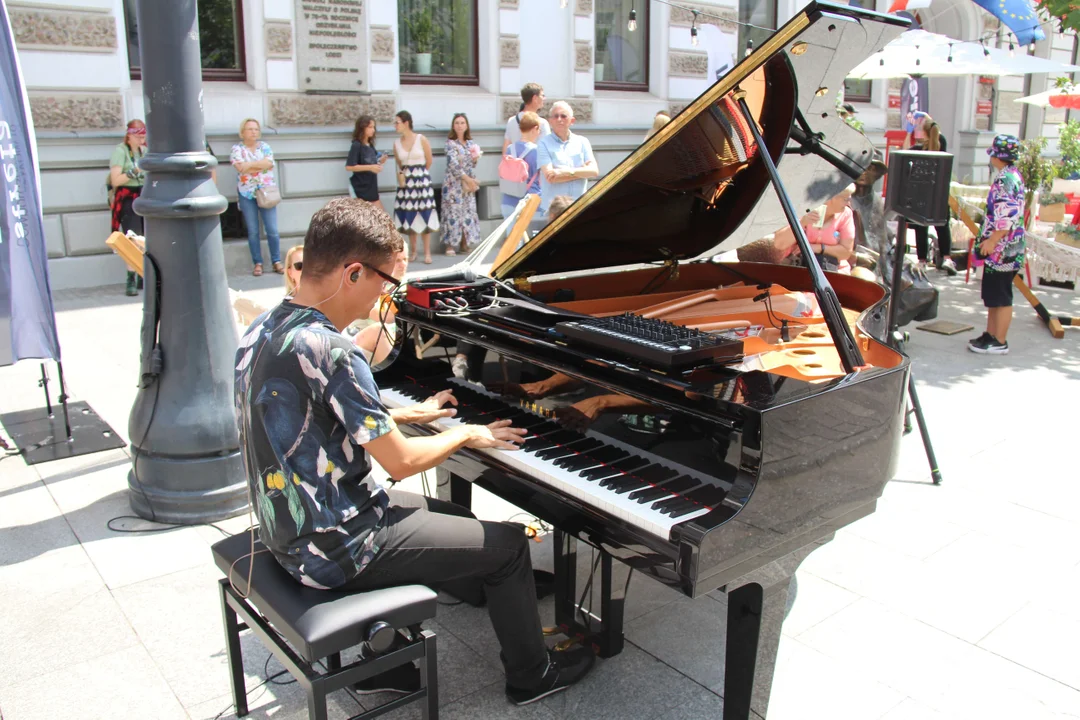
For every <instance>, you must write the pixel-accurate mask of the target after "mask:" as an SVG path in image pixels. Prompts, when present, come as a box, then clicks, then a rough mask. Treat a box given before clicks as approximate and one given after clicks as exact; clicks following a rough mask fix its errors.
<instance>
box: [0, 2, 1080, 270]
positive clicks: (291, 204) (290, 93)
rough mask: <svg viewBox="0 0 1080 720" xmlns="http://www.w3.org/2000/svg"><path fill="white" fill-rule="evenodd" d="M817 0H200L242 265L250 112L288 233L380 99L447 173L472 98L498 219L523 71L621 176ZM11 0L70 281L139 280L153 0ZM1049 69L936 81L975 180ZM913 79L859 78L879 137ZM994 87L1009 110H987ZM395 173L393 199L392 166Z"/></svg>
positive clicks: (961, 21) (341, 187) (935, 106)
mask: <svg viewBox="0 0 1080 720" xmlns="http://www.w3.org/2000/svg"><path fill="white" fill-rule="evenodd" d="M865 1H866V2H867V3H870V2H872V0H865ZM802 4H803V3H802V2H801V1H800V0H728V1H727V2H696V1H695V2H681V1H679V2H673V3H672V4H668V3H664V2H657V1H656V0H199V19H200V38H201V41H202V54H203V85H204V95H203V108H204V118H205V126H206V132H207V138H208V140H209V142H210V144H211V147H212V149H213V151H214V153H215V154H216V155H217V157H218V158H219V160H221V161H222V164H221V166H220V167H219V168H218V176H217V178H218V187H219V189H220V190H221V192H222V194H224V195H225V196H226V197H227V198H229V200H230V201H231V203H233V204H231V205H230V209H229V211H228V212H227V213H226V214H225V215H224V216H223V217H222V226H223V234H224V235H225V238H226V243H225V248H226V259H227V262H228V263H229V265H230V266H232V267H233V268H235V269H241V268H244V267H246V266H247V265H248V264H249V260H248V257H247V250H246V243H245V242H243V240H242V237H243V235H244V232H243V229H242V223H241V222H240V220H239V215H238V213H237V212H236V208H235V200H236V176H235V173H234V172H233V170H232V168H231V167H229V166H228V163H227V158H228V153H229V149H230V147H231V146H232V144H233V143H234V142H236V141H237V130H238V128H239V126H240V124H241V122H242V121H243V120H244V119H245V118H256V119H258V120H260V121H261V122H262V124H263V130H264V139H265V140H266V141H267V142H269V143H270V144H271V145H272V147H273V149H274V152H275V156H276V157H277V160H278V179H279V182H280V184H281V188H282V194H283V196H284V200H283V202H282V204H281V205H280V206H279V211H278V212H279V225H280V230H281V232H282V236H283V245H285V246H287V245H289V244H291V243H292V242H293V241H298V240H299V239H300V238H301V237H302V235H303V233H304V230H305V229H306V227H307V223H308V220H309V219H310V217H311V214H312V213H313V212H314V211H315V210H316V209H317V208H319V207H320V206H322V204H324V203H325V202H326V201H327V200H328V199H329V198H331V197H334V196H337V195H342V194H347V193H348V192H349V184H348V178H347V173H346V172H345V170H344V160H345V157H346V155H347V152H348V148H349V141H350V134H351V131H352V126H353V122H354V121H355V119H356V117H357V116H358V115H359V114H361V113H368V114H371V115H374V116H375V117H376V118H377V121H378V128H379V135H378V139H377V147H379V148H380V149H382V150H389V149H390V146H391V144H392V140H393V137H392V133H391V131H390V122H391V120H392V118H393V115H394V113H395V112H397V111H398V110H408V111H410V112H411V113H412V116H413V118H414V120H415V127H416V130H417V131H418V132H421V133H424V134H425V135H426V136H427V137H428V139H429V140H430V141H431V144H432V148H433V150H434V153H435V156H436V157H435V164H434V168H433V177H434V180H435V182H436V184H438V183H439V182H440V181H441V178H442V173H443V170H444V167H445V161H444V160H443V157H442V155H443V152H442V148H443V145H444V142H445V136H446V133H447V129H448V127H449V125H450V122H451V118H452V116H453V115H454V113H458V112H464V113H466V114H467V115H468V118H469V121H470V124H471V126H472V131H473V136H474V138H475V139H477V140H478V141H479V143H480V144H481V146H482V148H483V149H484V150H485V152H486V154H485V156H484V157H483V159H482V160H481V167H480V179H481V182H482V184H483V187H482V189H481V192H480V194H479V197H478V207H479V212H480V216H481V220H482V222H483V224H484V227H485V228H491V227H494V225H495V224H496V222H497V218H498V214H499V202H498V191H497V179H496V167H497V164H498V156H499V150H500V149H501V147H502V136H503V130H504V128H505V124H506V120H507V118H508V117H509V116H511V115H512V114H513V113H514V112H516V111H517V109H518V105H519V103H520V96H519V94H518V93H519V90H520V88H521V86H522V85H523V84H524V83H526V82H537V83H540V84H541V85H543V87H544V89H545V93H546V97H547V101H548V104H549V105H550V103H551V102H554V101H555V100H566V101H568V102H569V103H570V104H571V106H572V107H573V108H574V111H575V116H576V118H577V124H576V126H575V130H576V131H578V132H580V133H582V134H584V135H586V136H587V137H588V138H589V139H590V141H591V142H592V144H593V147H594V149H595V151H596V154H597V159H598V162H599V164H600V168H601V172H606V171H608V170H610V169H611V168H612V167H614V166H615V165H616V164H617V163H618V162H619V161H620V160H622V159H623V158H624V157H625V156H626V155H627V154H628V153H629V152H630V151H631V150H633V149H634V148H635V147H636V146H637V145H638V144H639V143H640V142H641V140H642V138H643V137H644V133H645V131H646V129H647V128H648V127H649V126H650V125H651V124H652V120H653V117H654V115H655V113H656V112H657V111H659V110H666V111H669V112H677V111H678V110H679V109H681V108H682V107H683V106H684V105H685V104H686V103H687V102H688V101H690V100H692V99H693V98H694V97H696V96H697V95H698V94H699V93H701V92H702V91H703V90H704V89H705V88H706V87H708V85H709V84H710V83H711V82H712V81H713V80H715V77H716V76H717V75H718V74H722V73H723V72H725V71H726V69H727V68H729V67H730V66H731V65H733V64H734V63H735V62H737V61H738V59H739V58H741V57H742V56H743V53H744V52H745V49H746V48H747V46H748V44H754V45H759V44H760V42H761V40H763V39H764V38H765V37H766V36H767V35H768V34H769V30H770V29H771V28H775V27H777V26H778V25H779V24H782V23H783V22H784V21H785V20H787V19H788V18H789V17H791V16H792V15H793V14H794V13H795V12H797V11H798V9H799V8H801V7H802ZM7 5H8V8H9V13H10V15H11V20H12V24H13V28H14V31H15V36H16V43H17V46H18V48H19V53H20V60H21V63H22V69H23V75H24V79H25V82H26V85H27V90H28V93H29V96H30V103H31V108H32V110H33V115H34V122H35V126H36V129H37V135H38V145H39V159H40V165H41V181H42V193H43V198H42V199H43V205H44V210H45V223H46V237H47V241H48V248H49V257H50V270H51V274H52V280H53V286H54V287H56V288H65V287H78V286H91V285H102V284H112V283H117V282H120V281H121V279H122V278H123V268H122V264H121V263H120V261H119V259H118V258H116V257H115V256H114V255H112V253H111V252H110V251H109V250H108V248H107V247H106V246H105V244H104V240H105V238H106V237H107V236H108V234H109V210H108V208H107V201H106V188H105V177H106V173H107V164H108V157H109V154H110V152H111V150H112V148H113V147H114V146H115V145H116V144H117V143H118V142H120V140H121V138H122V136H123V132H124V126H125V124H126V123H127V122H128V121H129V120H130V119H133V118H142V117H143V108H144V103H143V87H142V81H141V76H140V72H139V60H138V36H137V19H136V16H135V7H134V5H135V3H134V0H66V2H65V3H64V4H63V5H60V4H57V3H55V2H52V1H51V0H44V1H40V2H39V1H38V0H9V2H7ZM887 6H888V0H881V1H880V2H878V3H877V9H878V10H881V11H884V10H886V9H887ZM695 11H696V14H695ZM631 12H633V13H634V20H635V24H636V28H635V29H634V30H630V29H629V25H630V22H629V20H630V14H631ZM918 12H919V13H920V16H919V18H918V20H919V21H920V22H921V23H922V26H923V27H924V28H925V29H927V30H931V31H935V32H943V33H946V34H949V35H951V36H953V37H975V36H977V35H979V34H981V33H983V32H985V30H986V29H987V28H990V27H992V26H993V22H996V21H994V20H993V18H991V17H990V16H989V15H987V14H986V13H984V12H983V11H982V10H980V9H979V8H977V7H976V6H975V5H974V4H973V3H971V2H970V0H934V3H933V5H932V6H931V7H930V8H927V9H924V10H920V11H918ZM1074 40H1075V39H1074V38H1073V37H1072V36H1068V37H1064V36H1056V35H1055V36H1053V37H1052V38H1051V40H1048V41H1047V42H1045V43H1040V44H1039V47H1038V48H1036V52H1037V53H1039V54H1042V55H1043V56H1048V57H1055V58H1056V59H1065V60H1071V59H1073V58H1075V52H1076V51H1075V42H1074ZM1014 80H1015V81H1016V82H1014ZM1045 83H1046V79H1045V78H1042V79H1036V78H1034V77H1033V78H1028V79H1025V78H1015V79H1008V80H1006V81H1001V82H999V83H998V84H996V85H993V86H991V89H989V90H988V89H987V87H986V86H985V84H982V83H979V82H977V79H976V78H960V79H956V80H952V79H950V80H938V79H933V80H931V81H930V93H931V99H930V103H931V104H930V110H931V112H932V113H933V114H934V116H935V117H936V118H937V119H938V120H939V121H940V122H941V124H942V126H943V127H944V128H945V129H946V131H947V133H948V135H949V141H950V149H955V150H956V152H957V154H958V161H957V168H958V169H957V175H958V177H964V175H965V173H967V172H968V171H970V172H971V174H972V175H973V179H976V180H977V179H981V176H980V175H979V173H980V172H981V171H982V169H983V168H984V166H985V155H981V153H982V148H985V146H986V145H987V144H988V142H989V139H990V138H991V137H992V136H993V131H994V130H999V129H1006V130H1009V131H1013V132H1022V133H1026V134H1027V135H1038V134H1045V135H1048V136H1056V132H1055V131H1056V122H1059V119H1058V118H1057V117H1056V116H1050V115H1049V114H1047V115H1044V114H1043V113H1042V112H1041V111H1038V110H1035V109H1030V110H1028V109H1027V106H1020V105H1016V104H1015V103H1012V99H1013V98H1015V97H1019V95H1020V94H1021V93H1024V92H1028V91H1030V92H1038V91H1039V90H1041V89H1042V88H1043V86H1044V85H1045ZM898 88H899V84H898V83H897V82H896V81H894V82H891V83H890V82H885V81H875V82H873V83H861V84H859V83H849V86H848V88H847V95H848V99H849V100H850V101H852V102H853V103H854V104H855V105H856V107H857V108H858V109H859V111H860V118H861V119H862V120H863V121H864V123H865V125H866V130H867V133H868V134H869V135H870V137H871V138H872V139H874V140H875V141H876V142H879V143H883V137H884V136H883V133H884V131H885V130H886V129H887V128H889V127H893V126H895V127H898V126H899V112H898V111H894V110H890V103H891V102H894V101H893V100H892V98H893V96H896V95H898ZM987 94H988V95H989V96H990V99H991V103H992V105H991V106H992V108H993V112H994V113H995V114H996V115H991V116H984V115H982V114H980V113H981V112H982V111H983V110H984V109H985V107H986V105H985V103H983V104H981V105H980V104H979V101H980V100H981V99H983V98H984V95H987ZM1022 110H1023V112H1021V111H1022ZM984 117H985V120H984ZM1061 119H1062V120H1063V119H1064V118H1061ZM151 140H152V138H151ZM380 183H381V187H380V189H381V191H382V194H383V202H384V205H385V206H386V207H387V208H390V207H392V198H393V189H394V188H393V185H394V175H393V173H389V172H388V173H384V174H383V175H382V176H381V177H380Z"/></svg>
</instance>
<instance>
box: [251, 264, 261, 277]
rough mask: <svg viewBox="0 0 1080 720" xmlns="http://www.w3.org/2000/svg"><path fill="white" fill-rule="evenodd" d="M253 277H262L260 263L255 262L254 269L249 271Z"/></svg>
mask: <svg viewBox="0 0 1080 720" xmlns="http://www.w3.org/2000/svg"><path fill="white" fill-rule="evenodd" d="M251 274H252V275H254V276H255V277H262V263H255V269H254V270H252V271H251Z"/></svg>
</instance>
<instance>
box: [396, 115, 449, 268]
mask: <svg viewBox="0 0 1080 720" xmlns="http://www.w3.org/2000/svg"><path fill="white" fill-rule="evenodd" d="M394 130H396V131H397V132H398V134H400V135H401V137H400V138H398V139H397V140H395V141H394V160H395V161H396V162H397V167H398V171H397V181H398V189H397V196H396V197H395V198H394V221H395V222H396V223H397V226H398V229H399V230H401V231H403V232H407V233H408V234H409V252H410V256H409V259H410V260H416V251H417V249H418V248H417V244H416V235H417V233H419V234H421V235H422V236H423V238H424V262H425V263H427V264H428V265H430V264H431V231H432V230H438V229H439V213H438V211H436V209H435V191H434V190H432V188H431V172H430V171H431V145H430V144H429V143H428V141H427V138H426V137H424V136H423V135H420V134H418V133H415V132H413V119H412V115H411V114H409V112H408V111H406V110H402V111H401V112H399V113H398V114H397V115H395V116H394Z"/></svg>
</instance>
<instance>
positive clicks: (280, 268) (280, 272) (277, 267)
mask: <svg viewBox="0 0 1080 720" xmlns="http://www.w3.org/2000/svg"><path fill="white" fill-rule="evenodd" d="M274 272H276V273H277V274H278V275H284V274H285V266H284V265H282V264H281V263H279V262H276V263H274Z"/></svg>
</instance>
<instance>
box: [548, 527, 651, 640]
mask: <svg viewBox="0 0 1080 720" xmlns="http://www.w3.org/2000/svg"><path fill="white" fill-rule="evenodd" d="M553 540H554V545H555V547H554V549H555V624H556V625H558V626H559V627H561V628H562V629H563V630H564V632H566V634H567V636H568V637H571V638H573V637H577V636H579V635H584V636H585V637H587V638H588V640H589V642H592V643H593V644H595V645H596V647H597V654H598V655H599V656H600V657H602V658H609V657H613V656H615V655H618V654H619V653H621V652H622V651H623V602H624V601H625V589H626V585H625V584H621V585H620V584H619V583H617V582H615V578H614V572H613V559H612V557H611V555H609V554H608V553H606V552H603V551H602V550H597V551H596V552H599V553H600V578H599V579H600V587H599V588H598V590H599V594H600V607H599V608H596V607H595V606H593V607H590V608H589V612H590V613H591V614H592V617H590V618H589V624H588V626H586V625H585V624H583V623H582V621H581V613H580V612H579V611H578V607H577V604H578V602H579V601H580V600H581V598H580V597H578V596H577V592H578V591H577V567H578V565H577V557H578V553H577V538H575V537H574V536H573V535H569V534H567V533H564V532H562V531H560V530H555V532H554V538H553ZM591 569H592V568H590V570H591ZM630 572H633V571H632V570H631V571H630ZM594 582H595V580H594ZM586 602H588V600H586ZM597 610H599V612H597Z"/></svg>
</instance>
